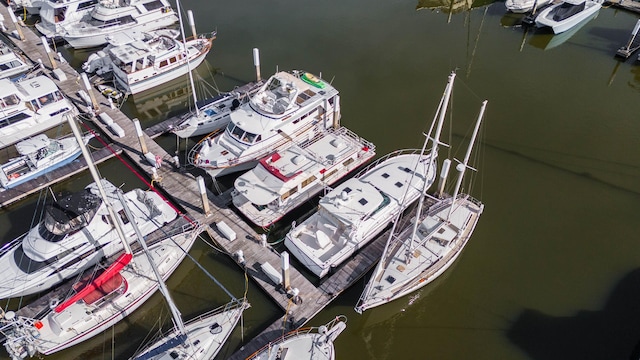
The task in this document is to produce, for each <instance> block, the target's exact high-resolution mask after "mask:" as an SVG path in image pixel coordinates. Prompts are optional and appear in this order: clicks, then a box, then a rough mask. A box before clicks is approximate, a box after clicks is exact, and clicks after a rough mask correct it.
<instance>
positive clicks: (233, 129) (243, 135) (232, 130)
mask: <svg viewBox="0 0 640 360" xmlns="http://www.w3.org/2000/svg"><path fill="white" fill-rule="evenodd" d="M227 133H228V134H229V135H230V136H232V137H233V138H235V139H237V140H238V141H241V142H243V143H245V144H253V143H257V142H260V141H261V140H262V136H261V135H257V134H253V133H250V132H248V131H244V130H242V128H241V127H239V126H237V125H235V124H234V123H233V122H230V123H229V125H227Z"/></svg>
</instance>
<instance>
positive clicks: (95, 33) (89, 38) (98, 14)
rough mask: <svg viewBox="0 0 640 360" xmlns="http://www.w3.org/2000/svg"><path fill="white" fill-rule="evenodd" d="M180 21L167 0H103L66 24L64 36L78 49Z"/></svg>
mask: <svg viewBox="0 0 640 360" xmlns="http://www.w3.org/2000/svg"><path fill="white" fill-rule="evenodd" d="M177 21H178V16H177V15H176V13H175V11H174V10H173V8H171V5H170V4H169V2H168V1H167V0H99V2H98V4H97V5H95V7H94V8H93V10H92V11H91V12H90V13H89V14H87V15H86V16H85V17H83V18H82V19H81V20H80V21H78V22H74V23H71V24H67V25H64V26H63V27H62V28H63V31H64V33H63V35H62V37H63V38H64V40H65V41H66V42H68V43H69V45H71V47H73V48H74V49H82V48H90V47H96V46H100V45H104V44H106V43H108V37H109V36H114V35H116V34H120V33H131V32H134V31H137V32H149V31H153V30H158V29H162V28H165V27H168V26H171V25H172V24H174V23H176V22H177Z"/></svg>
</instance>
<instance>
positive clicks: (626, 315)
mask: <svg viewBox="0 0 640 360" xmlns="http://www.w3.org/2000/svg"><path fill="white" fill-rule="evenodd" d="M638 303H640V268H639V269H636V270H634V271H632V272H630V273H629V274H627V275H626V276H625V277H624V278H622V280H621V281H620V282H619V283H618V285H617V286H616V287H615V288H614V289H613V292H612V293H611V296H610V297H609V300H608V301H607V303H606V304H605V306H604V307H603V308H602V309H601V310H597V311H587V310H581V311H578V312H577V313H576V314H575V315H573V316H558V317H556V316H551V315H547V314H544V313H542V312H540V311H537V310H532V309H525V310H524V311H523V312H522V313H521V314H520V315H519V316H518V317H517V319H516V320H515V322H514V323H513V325H512V326H511V328H510V329H509V330H508V332H507V337H508V339H509V340H510V341H511V342H512V343H513V344H515V345H516V346H518V347H519V348H520V349H522V350H523V351H524V352H526V353H527V354H528V355H529V356H530V357H531V358H532V359H536V360H550V359H638V357H640V307H639V306H638ZM534 334H535V335H534Z"/></svg>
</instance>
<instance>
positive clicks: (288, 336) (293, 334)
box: [246, 315, 347, 360]
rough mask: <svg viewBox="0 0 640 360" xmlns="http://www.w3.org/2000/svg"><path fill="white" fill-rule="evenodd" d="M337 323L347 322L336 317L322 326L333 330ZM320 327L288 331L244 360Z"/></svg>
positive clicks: (340, 316)
mask: <svg viewBox="0 0 640 360" xmlns="http://www.w3.org/2000/svg"><path fill="white" fill-rule="evenodd" d="M339 322H345V323H346V322H347V317H346V316H344V315H338V316H336V317H335V318H334V319H333V320H331V321H330V322H328V323H327V324H326V325H324V329H325V330H330V329H331V328H333V327H334V326H335V325H336V324H337V323H339ZM320 328H321V327H319V326H317V327H303V328H298V329H295V330H292V331H289V332H288V333H286V334H284V335H282V336H281V337H279V338H277V339H275V340H273V341H270V342H269V343H268V344H267V345H265V346H263V347H261V348H260V349H258V350H257V351H256V352H254V353H253V354H251V355H249V356H248V357H247V358H246V360H252V359H256V358H257V356H258V355H259V354H260V353H262V352H263V351H265V350H268V349H270V348H271V347H272V346H274V345H276V344H278V343H283V342H284V341H286V340H289V339H291V338H294V337H296V336H300V335H306V334H309V333H311V332H312V331H314V330H318V331H319V330H320Z"/></svg>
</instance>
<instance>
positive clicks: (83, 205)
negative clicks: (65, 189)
mask: <svg viewBox="0 0 640 360" xmlns="http://www.w3.org/2000/svg"><path fill="white" fill-rule="evenodd" d="M100 204H102V200H101V199H100V196H98V195H96V194H93V193H91V192H89V191H88V190H85V191H82V192H78V193H73V194H70V195H67V196H65V197H63V198H61V199H60V200H59V201H58V202H56V203H54V204H51V205H49V206H47V208H46V210H45V215H44V226H45V228H46V230H48V231H49V232H51V233H52V234H53V235H58V236H61V235H66V234H69V233H71V232H74V231H77V230H79V229H81V228H83V227H84V226H86V225H87V224H88V223H89V221H91V219H92V218H93V216H94V215H95V214H96V212H97V211H98V208H99V207H100Z"/></svg>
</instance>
